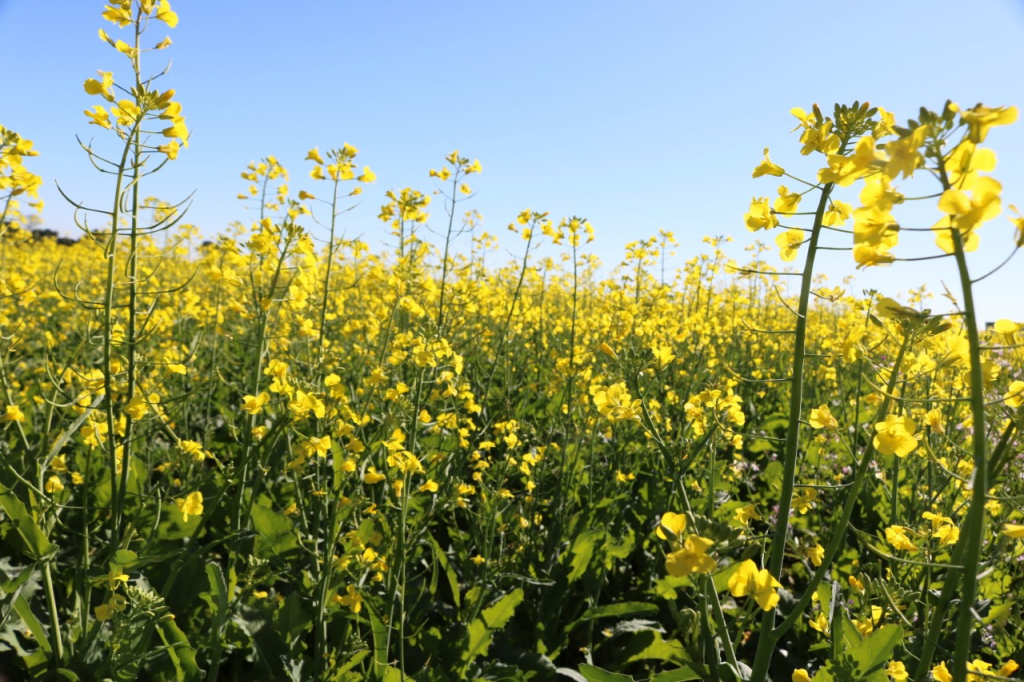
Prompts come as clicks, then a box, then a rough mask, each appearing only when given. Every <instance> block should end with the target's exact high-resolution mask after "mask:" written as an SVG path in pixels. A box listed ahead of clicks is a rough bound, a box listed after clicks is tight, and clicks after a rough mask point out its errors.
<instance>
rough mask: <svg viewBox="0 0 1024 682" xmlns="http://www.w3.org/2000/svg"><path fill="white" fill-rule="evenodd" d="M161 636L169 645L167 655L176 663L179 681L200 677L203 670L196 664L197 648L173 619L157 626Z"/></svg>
mask: <svg viewBox="0 0 1024 682" xmlns="http://www.w3.org/2000/svg"><path fill="white" fill-rule="evenodd" d="M157 631H158V632H159V633H160V638H161V639H162V640H163V641H164V644H166V645H167V655H168V656H169V657H170V659H171V663H172V664H173V665H174V670H175V672H176V673H177V678H178V680H179V682H181V681H183V680H194V679H198V678H199V677H200V675H202V673H203V671H202V670H200V669H199V666H198V665H197V664H196V650H195V649H193V648H192V645H191V644H190V643H189V641H188V637H186V636H185V633H184V632H182V631H181V628H179V627H178V624H177V623H175V622H174V621H173V620H167V621H164V622H163V623H160V624H159V625H158V627H157Z"/></svg>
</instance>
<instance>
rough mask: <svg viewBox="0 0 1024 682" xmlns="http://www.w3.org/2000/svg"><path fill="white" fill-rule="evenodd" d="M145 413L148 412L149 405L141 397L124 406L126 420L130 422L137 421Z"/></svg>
mask: <svg viewBox="0 0 1024 682" xmlns="http://www.w3.org/2000/svg"><path fill="white" fill-rule="evenodd" d="M147 412H149V404H148V403H147V402H146V399H145V398H143V397H142V396H141V395H137V396H135V397H134V398H132V399H131V400H129V401H128V404H127V405H125V406H124V413H125V414H126V415H128V418H129V419H131V420H132V421H139V420H140V419H142V418H143V417H144V416H145V415H146V413H147Z"/></svg>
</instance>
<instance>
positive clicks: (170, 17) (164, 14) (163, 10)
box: [156, 0, 178, 28]
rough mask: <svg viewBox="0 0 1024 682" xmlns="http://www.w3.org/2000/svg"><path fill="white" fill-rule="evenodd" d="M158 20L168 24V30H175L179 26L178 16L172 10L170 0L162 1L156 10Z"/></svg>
mask: <svg viewBox="0 0 1024 682" xmlns="http://www.w3.org/2000/svg"><path fill="white" fill-rule="evenodd" d="M156 18H157V19H159V20H160V21H162V22H164V23H165V24H167V27H168V28H174V27H175V26H177V25H178V15H177V14H175V13H174V11H173V10H171V3H170V0H160V4H159V6H158V7H157V10H156Z"/></svg>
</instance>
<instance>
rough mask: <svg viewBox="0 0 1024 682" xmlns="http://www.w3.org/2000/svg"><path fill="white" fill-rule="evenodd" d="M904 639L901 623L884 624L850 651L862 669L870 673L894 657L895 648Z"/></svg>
mask: <svg viewBox="0 0 1024 682" xmlns="http://www.w3.org/2000/svg"><path fill="white" fill-rule="evenodd" d="M902 639H903V628H901V627H900V626H899V625H883V626H882V627H880V628H878V629H877V630H875V631H874V632H872V633H871V634H870V635H869V636H868V638H867V639H865V640H864V641H863V642H861V643H860V644H858V645H857V646H855V647H853V648H852V649H850V651H849V653H850V655H851V656H853V660H855V661H856V662H857V664H858V667H859V668H860V670H862V671H864V672H865V673H870V672H873V671H875V670H876V669H879V668H881V667H882V666H883V665H885V662H886V661H888V660H889V659H891V658H892V652H893V649H895V648H896V645H897V644H899V643H900V641H901V640H902Z"/></svg>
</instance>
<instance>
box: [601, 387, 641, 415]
mask: <svg viewBox="0 0 1024 682" xmlns="http://www.w3.org/2000/svg"><path fill="white" fill-rule="evenodd" d="M594 406H595V407H597V411H598V412H600V413H601V414H602V415H604V416H605V418H607V419H609V420H610V421H612V422H620V421H627V420H635V421H640V409H641V402H640V401H639V400H633V398H632V396H631V395H629V391H628V390H627V388H626V384H625V382H619V383H617V384H614V385H612V386H609V387H608V388H606V389H604V390H601V391H598V392H597V393H595V394H594Z"/></svg>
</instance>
